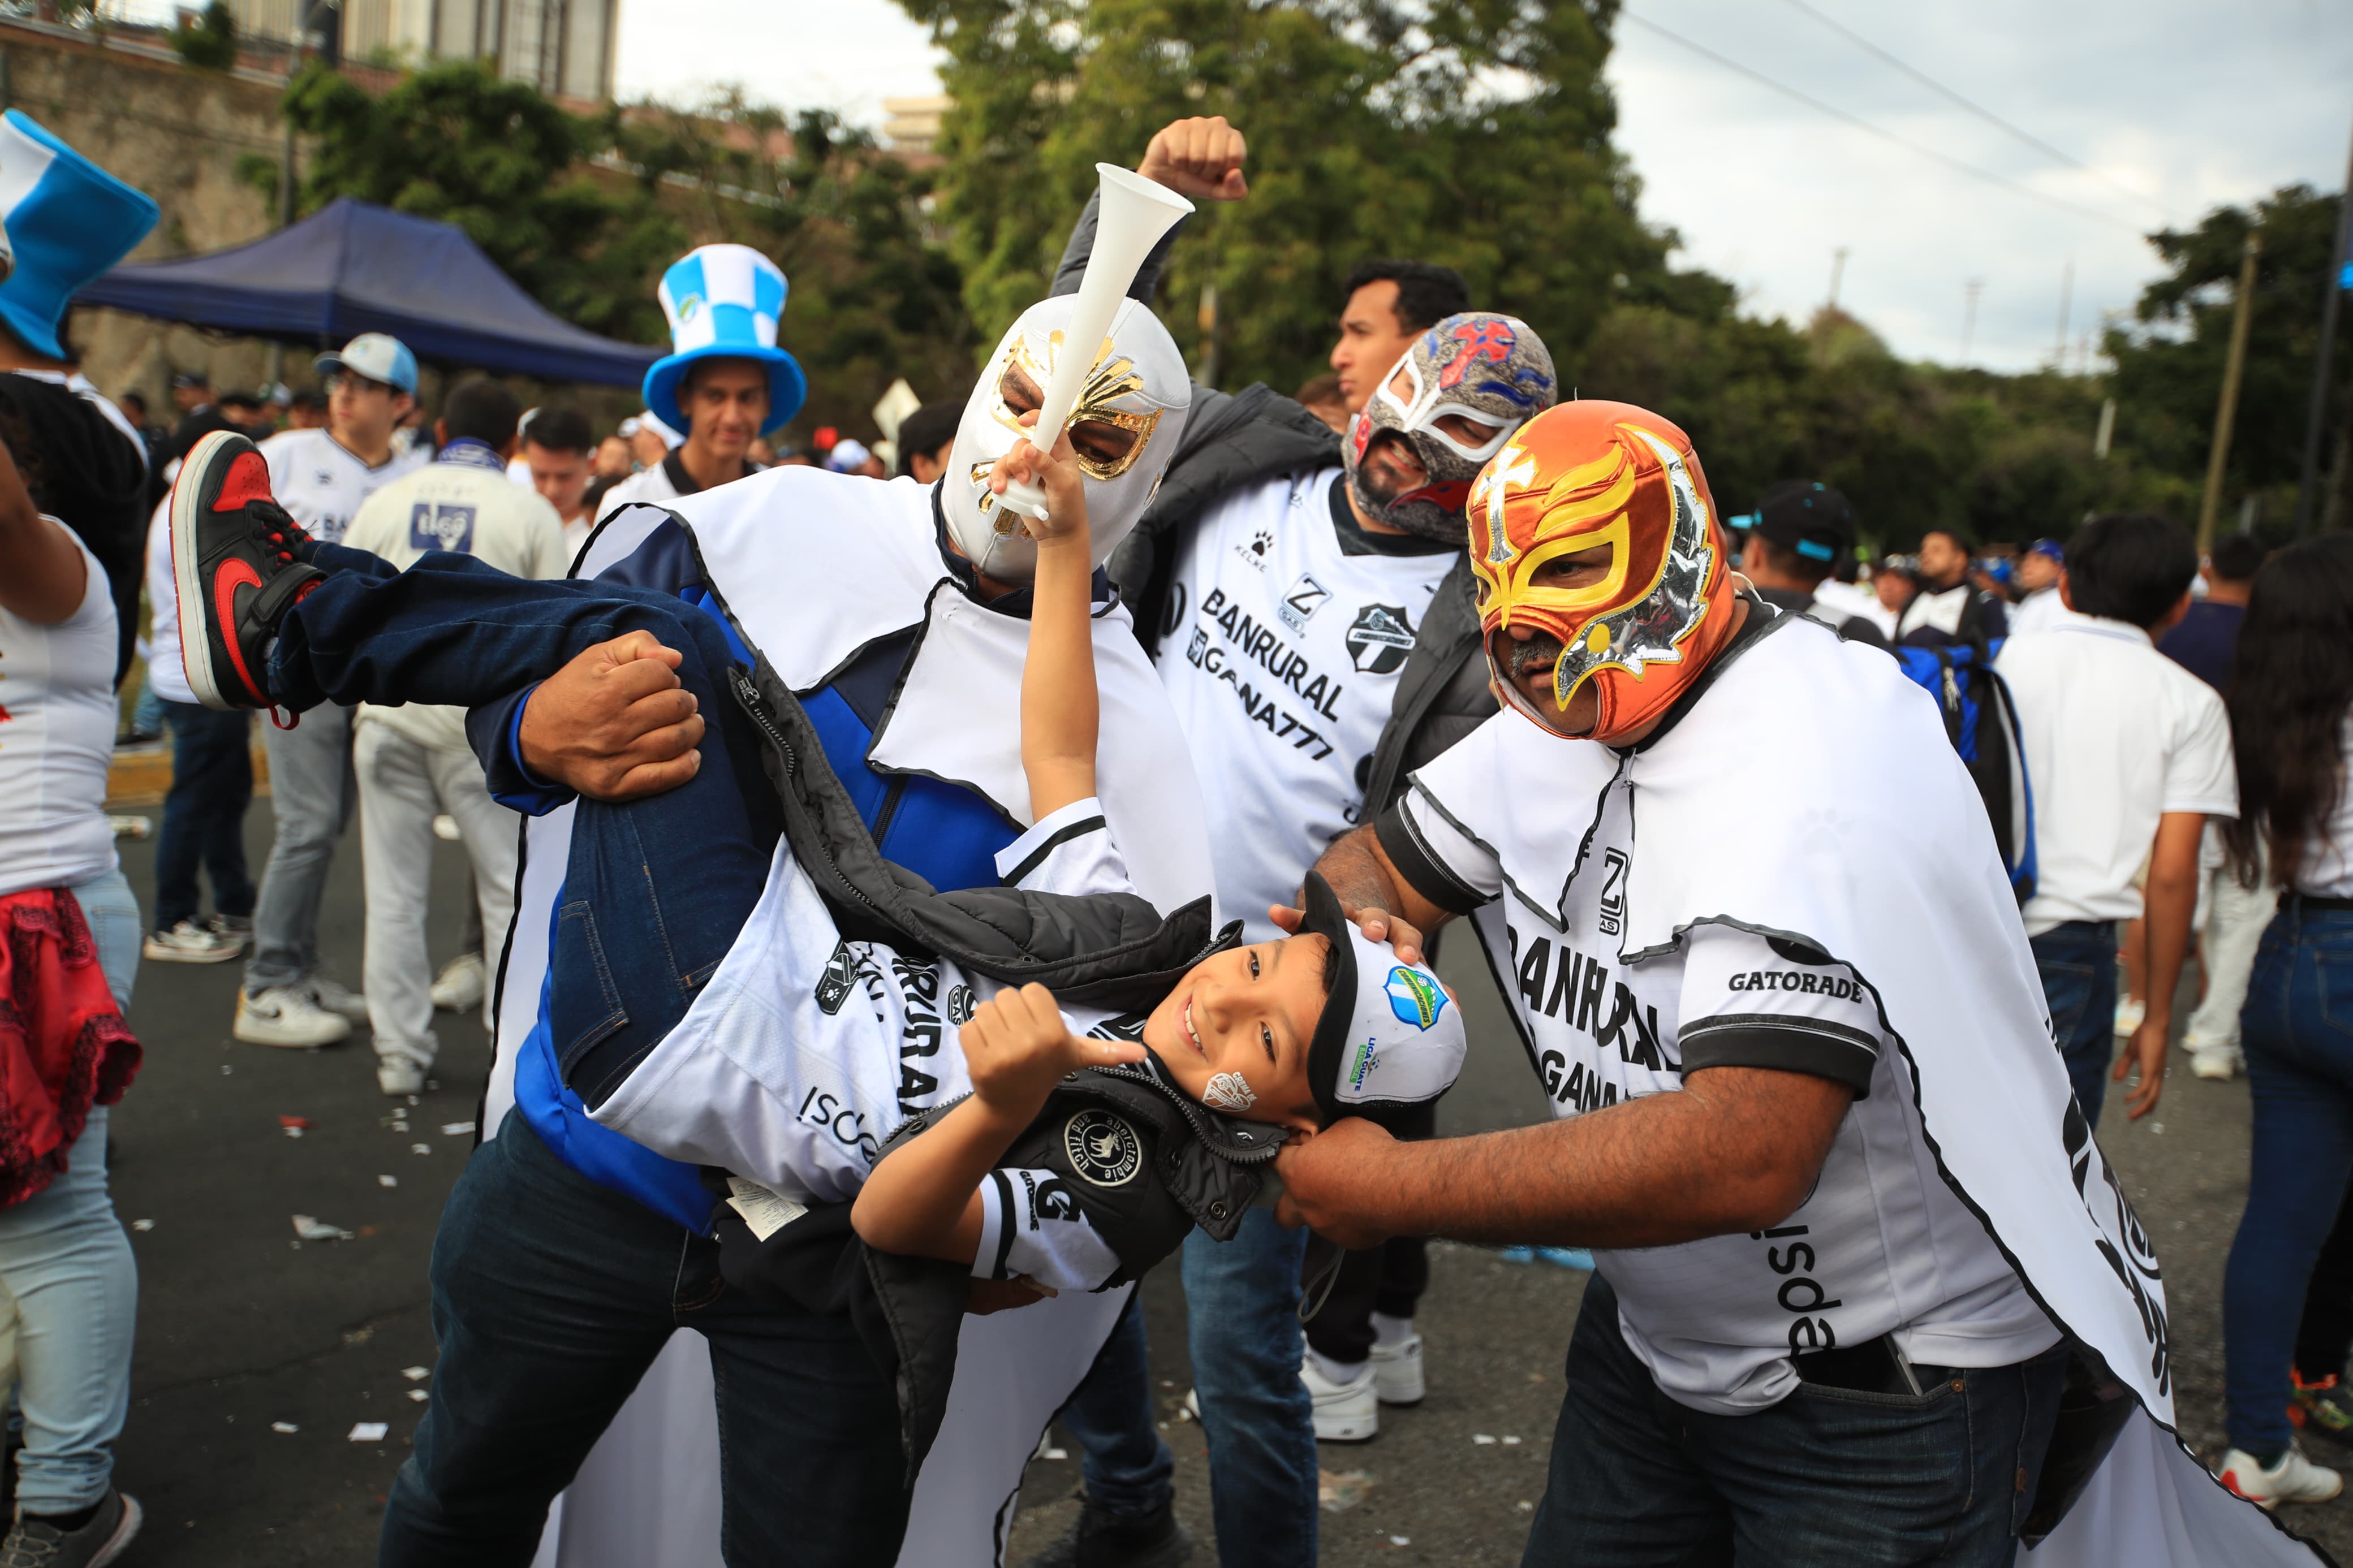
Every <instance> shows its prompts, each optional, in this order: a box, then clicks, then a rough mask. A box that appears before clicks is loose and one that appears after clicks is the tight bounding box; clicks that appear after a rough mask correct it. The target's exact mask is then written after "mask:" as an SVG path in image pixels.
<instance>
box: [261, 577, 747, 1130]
mask: <svg viewBox="0 0 2353 1568" xmlns="http://www.w3.org/2000/svg"><path fill="white" fill-rule="evenodd" d="M314 559H315V560H316V562H317V563H318V564H319V565H320V566H321V567H322V568H325V569H326V570H327V571H328V573H329V575H328V576H327V578H326V579H325V580H324V581H323V582H322V583H321V584H319V586H318V587H317V588H316V589H314V590H312V591H311V593H310V594H309V595H307V596H305V597H304V598H303V600H302V601H301V604H299V605H295V606H294V608H293V609H292V610H290V611H289V612H288V613H287V616H286V618H285V620H284V621H283V622H282V623H281V624H280V627H279V638H278V646H277V647H276V648H275V649H274V650H273V651H272V652H271V654H270V660H269V682H270V689H271V694H272V695H273V696H275V697H276V698H277V699H278V700H279V701H280V704H281V705H283V706H285V707H288V708H291V709H293V710H296V711H301V710H306V709H310V708H312V707H315V706H317V705H319V704H321V703H325V702H332V703H353V702H433V703H452V704H457V705H459V706H463V707H475V706H479V705H480V704H482V703H485V702H489V701H491V700H495V699H497V698H501V697H504V696H506V695H507V694H508V693H510V692H512V691H514V690H516V689H519V688H521V687H523V686H526V685H528V684H530V683H532V682H533V681H536V680H540V679H545V678H546V677H547V676H550V675H553V674H554V673H555V671H557V670H558V669H560V668H563V667H564V666H565V664H567V663H569V662H570V661H571V660H572V659H573V658H575V656H577V655H578V654H580V653H583V652H585V651H586V650H587V649H588V648H590V647H594V646H595V645H596V644H598V643H602V642H607V641H610V640H611V639H613V638H615V637H621V636H623V635H625V634H627V633H628V632H633V631H644V632H649V633H651V634H652V635H653V636H654V637H656V638H658V639H659V641H660V642H661V643H662V644H663V646H665V647H671V648H675V649H677V650H678V651H679V653H680V655H681V660H682V662H681V664H680V666H679V669H678V676H679V679H680V682H681V685H682V686H683V687H684V689H686V690H687V691H689V692H690V693H691V694H692V695H693V697H694V699H695V700H696V702H697V703H698V704H699V705H700V710H701V712H702V716H703V721H704V723H705V725H706V728H705V730H704V731H703V738H702V768H701V770H700V771H699V772H697V773H696V774H695V775H694V777H693V778H692V779H691V780H690V781H688V782H687V783H685V784H681V785H679V786H678V787H677V788H676V789H672V790H668V791H665V792H664V793H662V794H661V795H654V796H651V797H649V798H648V799H644V800H638V801H631V802H629V803H628V804H626V805H603V804H600V803H598V802H596V801H592V800H585V799H584V800H582V801H581V802H579V804H578V805H577V807H576V808H575V812H574V816H573V822H572V858H571V861H570V863H569V865H568V866H567V868H566V870H565V883H564V903H563V906H562V907H561V908H560V909H559V910H557V911H556V931H555V938H554V947H553V950H552V952H551V953H550V956H549V969H550V982H551V984H550V991H549V1018H548V1023H549V1029H550V1036H551V1038H552V1039H553V1041H554V1047H555V1052H556V1060H557V1063H558V1065H559V1067H560V1068H561V1070H562V1071H563V1074H564V1078H565V1082H566V1083H568V1084H570V1085H571V1086H572V1087H573V1088H574V1089H576V1090H577V1091H578V1092H579V1093H580V1096H581V1098H582V1099H583V1100H586V1101H587V1103H588V1104H589V1105H590V1106H592V1107H594V1106H596V1105H597V1104H599V1103H601V1102H602V1100H604V1098H605V1095H606V1094H607V1092H609V1091H610V1089H612V1088H613V1087H614V1085H615V1084H617V1082H618V1080H619V1079H621V1078H622V1077H624V1076H625V1075H626V1074H627V1073H628V1070H629V1069H630V1068H633V1067H635V1066H636V1065H637V1063H638V1060H639V1059H640V1058H643V1057H644V1056H645V1054H646V1053H647V1052H648V1051H650V1050H651V1049H652V1048H653V1047H654V1046H655V1045H656V1044H657V1043H658V1042H659V1040H660V1039H661V1037H663V1036H664V1035H665V1034H667V1033H668V1032H669V1031H670V1026H672V1025H674V1024H675V1023H677V1022H678V1020H679V1018H680V1017H681V1016H683V1015H684V1013H685V1011H686V1008H687V1005H688V1004H689V1003H691V1001H692V1000H693V997H694V994H695V993H696V991H698V990H699V989H700V988H701V987H702V984H703V983H704V982H705V981H707V980H709V979H710V978H711V975H712V973H713V972H714V971H715V970H716V969H717V968H718V966H719V961H720V960H721V959H722V958H723V957H725V956H726V953H727V950H728V948H729V947H730V946H732V945H733V942H734V941H735V938H736V936H737V934H738V933H739V932H741V931H743V929H744V920H745V919H746V918H747V917H748V916H749V915H750V914H751V912H752V909H753V906H754V904H756V903H758V902H759V899H760V891H761V889H763V888H764V887H765V885H766V882H767V876H768V861H769V857H770V854H771V852H772V851H773V849H774V847H775V845H776V837H777V833H778V831H779V823H778V819H777V816H776V807H775V805H774V802H775V786H774V785H773V784H770V783H769V782H768V781H767V779H766V777H765V774H764V773H762V772H761V771H760V763H759V750H758V746H757V744H756V738H755V737H754V733H753V731H752V730H751V727H750V723H749V721H748V720H747V719H746V718H745V717H744V713H743V710H741V709H740V708H739V707H738V706H737V705H736V703H735V701H734V700H733V697H732V696H731V695H729V694H728V693H727V692H726V691H724V690H723V688H722V682H723V680H724V679H726V676H727V672H728V670H729V668H730V664H731V659H732V655H731V653H730V651H729V648H728V646H727V640H726V637H725V636H724V634H723V633H722V632H721V630H720V628H719V624H718V622H716V621H714V620H713V619H712V617H711V616H708V615H705V614H704V613H703V612H702V611H701V610H699V609H696V608H694V607H693V606H691V605H688V604H686V603H685V602H684V601H682V600H681V599H678V598H676V597H673V596H672V595H667V594H659V593H655V592H652V591H650V590H648V589H643V588H633V587H628V586H624V585H620V584H608V583H594V582H581V581H577V580H565V581H549V582H536V581H532V580H529V579H525V578H520V577H510V576H508V575H507V574H505V573H503V572H500V571H498V570H496V569H494V568H492V567H490V566H486V565H484V564H483V563H481V562H480V561H477V560H475V559H474V558H473V557H472V556H470V555H463V554H456V553H451V552H444V551H436V552H433V553H431V554H428V555H427V556H426V557H425V558H424V559H422V560H420V561H418V562H417V563H416V564H415V565H414V566H411V567H410V568H409V569H408V570H407V571H406V572H395V571H394V570H393V569H392V567H391V566H390V564H389V563H386V562H384V561H382V560H379V559H378V558H377V557H375V556H373V555H369V554H367V553H365V552H362V551H356V550H346V549H343V548H342V547H341V546H338V545H322V546H320V547H318V549H317V550H316V552H314Z"/></svg>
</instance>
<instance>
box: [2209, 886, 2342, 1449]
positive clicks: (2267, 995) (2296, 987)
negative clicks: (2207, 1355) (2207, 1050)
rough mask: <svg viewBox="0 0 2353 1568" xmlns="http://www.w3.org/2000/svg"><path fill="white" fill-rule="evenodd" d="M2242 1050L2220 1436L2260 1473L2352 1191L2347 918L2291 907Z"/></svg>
mask: <svg viewBox="0 0 2353 1568" xmlns="http://www.w3.org/2000/svg"><path fill="white" fill-rule="evenodd" d="M2240 1041H2241V1045H2242V1047H2243V1048H2244V1049H2245V1051H2246V1053H2247V1088H2248V1089H2249V1091H2250V1093H2251V1095H2252V1097H2253V1102H2254V1125H2253V1137H2252V1139H2251V1141H2250V1142H2251V1143H2252V1152H2251V1159H2250V1162H2249V1170H2248V1175H2247V1207H2246V1212H2245V1214H2244V1215H2242V1216H2241V1217H2240V1220H2239V1234H2238V1236H2237V1237H2235V1238H2234V1239H2233V1240H2232V1243H2231V1260H2230V1263H2229V1264H2228V1266H2227V1267H2226V1268H2224V1270H2223V1274H2222V1354H2223V1373H2222V1385H2223V1393H2224V1403H2225V1406H2226V1408H2225V1413H2224V1426H2225V1427H2226V1429H2227V1430H2228V1431H2229V1433H2230V1436H2231V1443H2232V1447H2239V1448H2244V1449H2245V1450H2246V1451H2247V1452H2248V1453H2250V1454H2253V1456H2254V1457H2255V1458H2258V1459H2261V1460H2263V1462H2264V1463H2266V1464H2271V1463H2274V1462H2276V1461H2277V1459H2278V1458H2279V1456H2280V1455H2281V1454H2282V1453H2284V1452H2285V1451H2286V1449H2287V1446H2288V1441H2289V1439H2290V1438H2291V1437H2292V1436H2294V1428H2292V1427H2291V1426H2289V1425H2288V1419H2287V1403H2288V1390H2289V1384H2288V1363H2289V1360H2290V1358H2291V1357H2292V1355H2293V1354H2294V1352H2295V1331H2296V1321H2297V1319H2298V1317H2299V1315H2300V1314H2301V1312H2302V1310H2303V1306H2304V1297H2305V1287H2306V1281H2307V1280H2309V1279H2310V1278H2311V1276H2312V1268H2313V1262H2314V1260H2315V1259H2316V1258H2318V1257H2319V1254H2320V1247H2321V1243H2322V1242H2323V1241H2325V1240H2326V1239H2327V1237H2328V1233H2329V1231H2330V1229H2331V1228H2332V1227H2333V1226H2335V1225H2336V1223H2337V1210H2338V1207H2339V1205H2342V1203H2343V1202H2344V1200H2345V1191H2346V1182H2347V1179H2348V1177H2353V910H2320V911H2305V910H2301V909H2299V908H2298V907H2297V906H2296V905H2295V903H2293V902H2291V903H2290V904H2289V905H2288V906H2287V907H2285V908H2284V909H2282V910H2281V911H2280V912H2279V913H2278V914H2277V915H2275V916H2274V917H2273V920H2272V923H2271V925H2270V926H2269V927H2268V928H2267V929H2266V930H2265V931H2263V945H2262V946H2261V947H2260V948H2258V949H2257V950H2256V952H2255V969H2254V974H2253V979H2252V980H2251V981H2250V983H2249V984H2248V987H2247V1005H2246V1010H2245V1012H2243V1013H2242V1014H2241V1015H2240ZM2327 1370H2330V1371H2334V1370H2335V1369H2334V1368H2329V1369H2327Z"/></svg>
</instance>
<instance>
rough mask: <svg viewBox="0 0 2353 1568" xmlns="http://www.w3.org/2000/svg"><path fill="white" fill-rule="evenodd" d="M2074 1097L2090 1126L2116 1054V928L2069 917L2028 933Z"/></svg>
mask: <svg viewBox="0 0 2353 1568" xmlns="http://www.w3.org/2000/svg"><path fill="white" fill-rule="evenodd" d="M2027 941H2028V945H2030V946H2031V947H2032V948H2033V949H2034V967H2035V968H2036V969H2037V970H2038V971H2040V972H2041V973H2042V1000H2043V1002H2044V1003H2045V1005H2048V1006H2049V1007H2050V1009H2051V1032H2052V1034H2053V1035H2054V1036H2055V1037H2057V1038H2058V1041H2059V1055H2060V1058H2061V1059H2062V1060H2063V1061H2064V1062H2065V1063H2066V1064H2067V1082H2068V1084H2069V1085H2070V1086H2071V1087H2072V1088H2073V1089H2074V1090H2075V1103H2076V1104H2078V1105H2080V1106H2082V1107H2083V1108H2084V1121H2086V1122H2088V1123H2089V1124H2090V1125H2091V1126H2092V1127H2093V1128H2094V1130H2096V1129H2097V1128H2098V1127H2099V1125H2100V1105H2101V1102H2102V1100H2104V1099H2105V1097H2106V1094H2107V1087H2108V1072H2109V1069H2110V1068H2113V1067H2114V1066H2115V1065H2116V927H2115V926H2113V925H2110V924H2109V923H2108V922H2107V921H2067V922H2066V923H2065V924H2063V925H2056V926H2053V927H2052V928H2051V929H2050V930H2049V931H2044V932H2043V933H2042V935H2041V936H2037V937H2030V938H2028V939H2027Z"/></svg>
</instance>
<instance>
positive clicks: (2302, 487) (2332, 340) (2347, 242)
mask: <svg viewBox="0 0 2353 1568" xmlns="http://www.w3.org/2000/svg"><path fill="white" fill-rule="evenodd" d="M2348 250H2353V156H2348V158H2347V160H2346V171H2345V188H2344V190H2343V191H2342V192H2341V193H2340V194H2339V195H2337V247H2336V248H2335V250H2333V251H2332V252H2331V253H2330V255H2329V258H2328V275H2327V277H2325V278H2323V279H2321V280H2320V342H2319V343H2318V345H2317V346H2316V347H2315V348H2314V350H2313V354H2312V395H2311V396H2310V397H2309V398H2308V399H2307V400H2306V404H2305V409H2304V467H2303V468H2302V469H2301V470H2300V471H2299V472H2298V474H2297V475H2296V486H2295V536H2296V537H2297V538H2298V539H2302V538H2303V537H2304V531H2305V530H2306V528H2307V527H2309V526H2310V524H2311V522H2312V492H2313V491H2314V490H2315V489H2317V488H2319V480H2320V441H2321V437H2322V435H2323V434H2324V433H2325V432H2326V431H2327V426H2328V360H2329V355H2330V353H2331V352H2332V351H2333V350H2335V348H2336V347H2337V300H2338V299H2340V298H2341V297H2342V296H2343V295H2344V293H2345V290H2346V289H2347V287H2348V285H2353V278H2348V276H2347V273H2348V270H2353V268H2348V262H2347V254H2348ZM2344 460H2347V461H2353V458H2347V459H2344Z"/></svg>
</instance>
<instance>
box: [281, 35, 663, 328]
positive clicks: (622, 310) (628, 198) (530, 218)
mask: <svg viewBox="0 0 2353 1568" xmlns="http://www.w3.org/2000/svg"><path fill="white" fill-rule="evenodd" d="M285 112H286V114H287V115H288V116H289V117H290V119H291V120H292V121H294V123H295V125H296V126H297V127H298V128H300V129H301V130H302V131H305V132H309V133H310V134H311V136H312V137H314V138H316V142H317V150H316V152H315V153H313V155H312V157H311V164H310V168H309V170H308V172H307V174H305V175H304V178H303V181H302V190H301V205H302V208H303V210H304V211H305V212H310V211H315V210H316V209H317V208H319V207H322V206H324V205H326V204H327V203H329V202H330V201H332V200H333V199H334V198H335V197H337V196H345V195H349V196H357V197H359V198H360V199H361V200H363V201H370V202H375V203H378V204H380V205H385V206H388V207H392V208H394V209H396V210H397V211H400V212H405V213H413V214H415V215H416V216H419V217H428V218H436V219H438V220H440V221H441V222H444V223H449V224H454V225H456V226H458V227H459V228H461V229H463V230H465V231H466V233H467V235H468V236H469V237H470V238H472V240H473V241H474V243H475V244H477V245H479V246H480V247H482V249H483V251H484V252H485V253H487V254H488V255H489V257H490V258H491V260H492V261H495V262H497V263H498V265H499V267H500V268H501V269H502V270H504V271H505V272H506V273H507V275H508V276H509V277H511V278H512V279H514V280H515V281H516V282H517V283H519V284H521V285H522V288H523V289H525V290H526V291H527V292H528V293H530V294H531V295H532V297H533V299H536V300H538V301H539V302H540V303H541V304H543V305H545V306H546V307H547V308H548V309H549V310H553V311H554V312H555V313H556V314H557V315H559V316H563V317H565V319H566V320H568V321H575V322H577V323H578V324H579V325H581V326H583V327H586V328H588V329H590V330H591V331H599V332H604V333H607V335H609V336H613V337H617V338H622V339H626V340H628V341H630V342H659V341H660V340H661V339H662V338H663V337H664V336H666V335H667V334H666V331H665V327H664V322H663V321H662V315H661V308H660V306H659V304H658V303H656V301H655V300H654V297H653V289H652V286H651V281H650V279H652V277H654V276H655V275H657V274H658V273H659V268H661V267H662V266H663V265H665V264H667V263H668V262H669V261H670V260H671V259H672V258H675V257H676V256H677V255H678V254H679V253H680V252H681V250H683V249H685V248H686V236H685V229H684V226H682V225H681V223H680V222H679V221H678V219H676V218H675V217H673V216H671V215H670V214H669V213H667V212H665V211H664V210H662V208H661V206H660V205H659V203H658V202H656V201H655V200H654V199H653V197H652V196H651V195H650V194H649V193H648V192H647V191H645V190H642V189H639V188H638V187H636V186H634V185H631V184H626V183H620V182H614V183H611V184H607V183H600V182H599V181H598V180H597V179H596V177H594V176H592V175H591V174H589V173H588V172H587V171H586V169H584V168H583V167H582V164H583V163H584V161H585V160H586V159H587V158H588V157H590V156H591V155H592V154H593V153H596V152H597V151H599V150H600V143H601V142H603V141H604V140H605V138H604V136H603V134H602V132H601V131H600V128H599V127H598V126H597V125H596V123H595V122H593V121H584V120H581V119H578V118H576V117H575V116H573V115H570V114H567V113H565V111H564V110H563V109H561V108H560V107H558V106H557V105H555V104H554V103H552V102H550V101H549V100H547V99H546V98H545V97H543V95H542V94H541V93H540V92H539V90H538V89H535V88H533V86H531V84H529V83H528V82H518V81H502V80H501V79H499V78H498V77H496V76H494V75H493V74H491V72H490V71H489V70H487V69H485V68H483V67H481V66H480V65H478V64H476V63H474V62H472V61H458V62H451V63H447V64H441V65H436V66H433V67H430V68H427V69H425V70H421V71H418V72H417V73H415V74H414V75H411V76H408V77H406V78H403V79H401V81H400V82H399V83H398V85H396V86H395V87H394V88H393V89H391V90H390V91H389V92H386V93H385V95H384V96H383V97H381V98H372V97H370V96H369V95H368V94H367V93H366V92H364V91H363V90H362V89H360V88H359V87H357V86H356V85H354V84H353V82H352V81H351V80H350V79H347V78H345V77H343V75H341V74H340V73H338V72H336V71H334V70H332V69H331V68H328V67H326V66H324V65H321V64H313V65H312V66H311V68H309V69H308V70H306V71H305V72H304V73H303V74H302V75H301V77H299V78H297V79H295V81H294V82H293V84H292V85H291V86H290V87H289V88H288V89H287V93H286V100H285Z"/></svg>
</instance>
